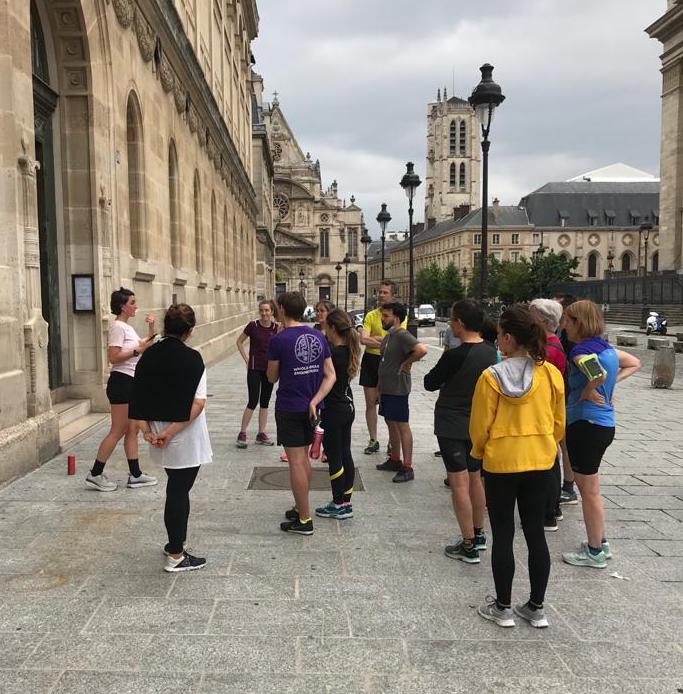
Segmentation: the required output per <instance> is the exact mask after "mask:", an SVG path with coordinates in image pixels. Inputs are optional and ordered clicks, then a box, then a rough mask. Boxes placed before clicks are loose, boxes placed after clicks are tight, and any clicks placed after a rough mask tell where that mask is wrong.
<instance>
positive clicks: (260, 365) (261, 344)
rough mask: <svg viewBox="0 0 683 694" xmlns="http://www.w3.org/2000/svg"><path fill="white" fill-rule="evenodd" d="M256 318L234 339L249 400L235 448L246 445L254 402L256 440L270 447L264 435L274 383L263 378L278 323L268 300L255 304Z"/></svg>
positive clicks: (266, 436)
mask: <svg viewBox="0 0 683 694" xmlns="http://www.w3.org/2000/svg"><path fill="white" fill-rule="evenodd" d="M258 312H259V319H258V320H253V321H251V322H250V323H248V324H247V325H246V326H245V328H244V331H243V332H242V334H241V335H240V336H239V337H238V338H237V349H238V350H239V353H240V354H241V355H242V359H244V363H245V364H246V365H247V389H248V391H249V401H248V403H247V406H246V408H245V409H244V414H243V415H242V425H241V426H240V433H239V434H238V435H237V448H246V447H247V445H248V444H247V427H248V426H249V422H251V417H252V415H253V414H254V410H255V409H256V405H257V404H259V405H260V409H259V413H258V433H257V434H256V443H260V444H261V445H262V446H272V445H273V440H272V439H270V438H268V434H266V422H267V421H268V405H269V404H270V396H271V395H272V393H273V384H272V383H270V382H269V381H268V379H267V378H266V369H267V367H268V357H267V355H268V345H269V344H270V340H271V338H272V337H273V335H275V334H276V333H277V330H278V325H277V323H276V322H275V320H274V316H275V304H274V303H273V302H272V301H270V300H264V301H260V302H259V305H258ZM247 339H249V356H247V353H246V351H245V349H244V343H245V342H246V340H247Z"/></svg>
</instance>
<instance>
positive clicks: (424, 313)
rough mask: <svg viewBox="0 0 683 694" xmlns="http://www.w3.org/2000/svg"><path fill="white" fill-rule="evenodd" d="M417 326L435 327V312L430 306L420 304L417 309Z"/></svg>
mask: <svg viewBox="0 0 683 694" xmlns="http://www.w3.org/2000/svg"><path fill="white" fill-rule="evenodd" d="M417 323H418V325H436V311H435V310H434V307H433V306H432V305H431V304H420V305H419V306H418V308H417Z"/></svg>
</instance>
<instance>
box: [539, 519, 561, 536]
mask: <svg viewBox="0 0 683 694" xmlns="http://www.w3.org/2000/svg"><path fill="white" fill-rule="evenodd" d="M558 529H559V528H558V527H557V521H556V520H555V516H553V517H552V518H546V519H545V520H544V521H543V530H545V531H546V532H547V533H556V532H557V531H558Z"/></svg>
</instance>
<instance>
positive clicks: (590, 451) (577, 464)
mask: <svg viewBox="0 0 683 694" xmlns="http://www.w3.org/2000/svg"><path fill="white" fill-rule="evenodd" d="M612 441H614V427H603V426H600V425H599V424H592V423H591V422H588V421H586V420H585V419H580V420H579V421H578V422H572V423H571V424H570V425H569V426H568V427H567V452H568V453H569V462H570V463H571V466H572V470H574V472H578V473H579V474H580V475H596V474H597V473H598V469H599V468H600V463H601V462H602V456H603V455H605V451H606V450H607V449H608V448H609V445H610V444H611V443H612Z"/></svg>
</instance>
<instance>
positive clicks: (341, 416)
mask: <svg viewBox="0 0 683 694" xmlns="http://www.w3.org/2000/svg"><path fill="white" fill-rule="evenodd" d="M323 329H324V331H325V336H326V337H327V341H328V342H329V344H330V349H331V352H332V363H333V364H334V371H335V374H336V376H337V380H336V382H335V384H334V385H333V386H332V390H331V391H330V392H329V393H328V394H327V397H326V398H325V400H324V409H323V410H322V420H321V423H320V424H321V426H322V428H323V429H324V430H325V436H324V438H323V443H324V446H325V453H326V454H327V462H328V464H329V466H330V484H331V485H332V501H331V502H330V503H329V504H327V506H323V507H321V508H317V509H316V510H315V514H316V515H317V516H320V517H321V518H335V519H337V520H343V519H345V518H353V507H352V506H351V494H352V493H353V480H354V477H355V472H356V471H355V467H354V464H353V456H352V455H351V426H352V424H353V420H354V418H355V415H356V411H355V408H354V405H353V394H352V392H351V384H350V383H349V381H350V379H352V378H353V377H354V376H355V375H356V374H357V373H358V367H359V364H360V342H359V339H358V333H357V332H356V331H355V330H354V328H353V325H352V323H351V320H350V319H349V316H348V314H347V313H345V312H344V311H342V310H341V309H338V308H337V309H334V310H333V311H330V313H329V314H328V315H327V318H326V319H325V322H324V323H323Z"/></svg>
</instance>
